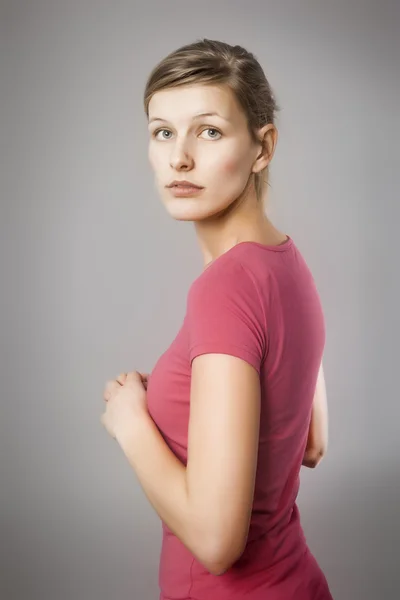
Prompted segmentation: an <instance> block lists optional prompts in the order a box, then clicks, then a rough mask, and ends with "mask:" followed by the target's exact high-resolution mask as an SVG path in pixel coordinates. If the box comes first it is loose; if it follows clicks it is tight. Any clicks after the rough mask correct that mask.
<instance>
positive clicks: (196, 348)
mask: <svg viewBox="0 0 400 600" xmlns="http://www.w3.org/2000/svg"><path fill="white" fill-rule="evenodd" d="M214 267H215V268H213V266H211V267H210V268H209V269H208V270H207V269H206V271H204V272H203V273H202V275H201V276H200V277H199V278H198V279H197V280H195V282H194V283H193V284H192V286H191V288H190V290H189V294H188V302H187V312H186V319H187V326H188V332H189V358H190V364H191V363H192V361H193V359H194V358H195V357H196V356H199V355H200V354H208V353H218V354H230V355H232V356H237V357H238V358H241V359H243V360H245V361H247V362H248V363H250V364H251V365H252V366H253V367H254V368H255V369H256V370H257V371H258V373H259V374H260V371H261V364H262V362H263V359H264V356H265V347H266V323H265V315H264V311H263V304H262V301H261V298H260V293H259V291H258V289H257V286H256V282H255V281H254V279H253V275H252V274H250V273H249V272H248V271H247V270H246V267H244V266H243V265H242V264H241V263H240V262H238V261H232V262H224V263H222V264H218V265H214Z"/></svg>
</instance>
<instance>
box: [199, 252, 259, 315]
mask: <svg viewBox="0 0 400 600" xmlns="http://www.w3.org/2000/svg"><path fill="white" fill-rule="evenodd" d="M252 250H253V249H252V248H250V247H245V246H239V245H238V246H235V247H234V248H232V249H231V250H229V251H228V252H227V253H225V254H224V255H222V256H220V257H219V258H218V259H217V260H216V261H215V263H212V264H211V265H210V266H209V267H208V268H206V270H205V271H203V273H201V275H200V276H199V277H197V279H195V280H194V282H193V283H192V285H191V287H190V288H189V293H188V307H190V306H191V305H192V304H193V303H196V302H197V301H199V300H200V301H205V302H207V300H208V301H211V300H213V301H215V300H217V299H218V298H220V299H223V298H225V299H226V301H228V300H230V301H231V302H239V303H241V304H242V305H243V306H245V305H247V306H248V307H249V309H254V310H257V308H258V306H257V305H259V300H260V298H259V295H260V292H259V287H260V286H259V282H258V281H257V277H256V275H255V273H254V272H253V270H252V268H251V256H250V254H251V252H252ZM249 259H250V260H249Z"/></svg>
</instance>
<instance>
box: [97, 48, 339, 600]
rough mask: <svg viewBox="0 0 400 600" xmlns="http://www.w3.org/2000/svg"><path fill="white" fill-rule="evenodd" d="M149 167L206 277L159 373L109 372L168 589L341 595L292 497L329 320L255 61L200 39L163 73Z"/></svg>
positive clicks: (117, 422)
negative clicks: (276, 157)
mask: <svg viewBox="0 0 400 600" xmlns="http://www.w3.org/2000/svg"><path fill="white" fill-rule="evenodd" d="M145 110H146V115H147V119H148V127H149V137H150V142H149V160H150V163H151V165H152V168H153V170H154V174H155V181H156V186H157V188H158V191H159V194H160V196H161V200H162V202H163V204H164V205H165V208H166V210H167V211H168V213H169V214H170V215H171V217H172V218H174V219H178V220H180V221H192V222H193V223H194V227H195V232H196V236H197V240H198V243H199V247H200V250H201V252H202V255H203V258H204V270H203V271H202V272H201V273H200V274H199V275H198V277H196V279H195V280H194V281H193V283H192V285H191V287H190V290H189V293H188V297H187V306H186V312H185V316H184V320H183V323H182V326H181V328H180V330H179V332H178V333H177V335H176V337H175V339H174V340H173V341H172V343H171V344H170V346H169V347H168V349H167V350H166V351H165V353H164V354H163V355H162V356H161V357H160V358H159V360H158V362H157V363H156V365H155V367H154V369H153V371H152V373H151V375H150V376H148V375H144V374H142V373H139V372H137V371H134V372H131V373H128V374H121V375H120V376H119V377H117V378H116V380H113V381H109V382H107V384H106V388H105V391H104V399H105V400H106V409H105V412H104V414H103V416H102V422H103V424H104V425H105V427H106V428H107V430H108V432H109V433H110V435H111V436H112V437H114V438H115V439H116V440H117V441H118V442H119V444H120V446H121V448H122V450H123V452H124V453H125V455H126V457H127V459H128V460H129V462H130V464H131V465H132V468H133V469H134V470H135V472H136V474H137V476H138V479H139V481H140V483H141V485H142V487H143V489H144V491H145V493H146V495H147V498H148V499H149V501H150V503H151V504H152V506H153V507H154V509H155V510H156V511H157V513H158V515H159V516H160V519H161V520H162V525H163V543H162V551H161V561H160V571H159V584H160V589H161V595H160V598H161V599H164V600H169V599H180V600H184V599H188V600H189V599H195V600H241V599H244V598H246V599H248V600H283V599H284V600H329V599H331V598H332V597H331V594H330V592H329V588H328V584H327V581H326V578H325V576H324V575H323V573H322V571H321V569H320V568H319V566H318V564H317V562H316V560H315V559H314V557H313V555H312V554H311V552H310V550H309V548H308V546H307V542H306V539H305V536H304V534H303V531H302V527H301V524H300V518H299V511H298V508H297V504H296V497H297V493H298V489H299V472H300V468H301V466H302V464H303V465H306V466H309V467H315V466H316V465H317V464H318V462H319V461H320V460H321V458H322V456H323V455H324V453H325V451H326V444H327V410H326V395H325V384H324V379H323V371H322V355H323V349H324V343H325V326H324V317H323V312H322V308H321V304H320V299H319V296H318V292H317V289H316V286H315V283H314V280H313V277H312V275H311V273H310V271H309V269H308V267H307V265H306V263H305V261H304V259H303V258H302V256H301V254H300V252H299V250H298V249H297V247H296V245H295V243H294V241H293V239H292V238H291V237H289V236H287V235H285V234H284V233H282V232H281V231H279V230H278V229H276V228H275V227H274V226H273V224H272V223H271V221H270V220H269V219H268V218H267V216H266V214H265V210H264V200H265V194H266V185H267V177H266V176H267V174H268V166H269V163H270V162H271V159H272V157H273V154H274V150H275V146H276V143H277V129H276V127H275V125H274V117H275V112H276V110H277V106H276V103H275V100H274V96H273V94H272V91H271V88H270V85H269V83H268V81H267V79H266V78H265V75H264V72H263V70H262V68H261V66H260V65H259V63H258V62H257V60H256V58H255V57H254V56H253V55H252V54H251V53H249V52H247V51H246V50H245V49H243V48H242V47H240V46H234V47H233V46H230V45H228V44H226V43H222V42H218V41H212V40H201V41H198V42H196V43H194V44H191V45H188V46H185V47H182V48H179V49H178V50H177V51H175V52H173V53H172V54H170V55H169V56H167V57H166V58H165V59H164V60H163V61H162V62H161V63H160V64H159V65H157V66H156V67H155V68H154V70H153V71H152V73H151V75H150V77H149V79H148V82H147V86H146V90H145Z"/></svg>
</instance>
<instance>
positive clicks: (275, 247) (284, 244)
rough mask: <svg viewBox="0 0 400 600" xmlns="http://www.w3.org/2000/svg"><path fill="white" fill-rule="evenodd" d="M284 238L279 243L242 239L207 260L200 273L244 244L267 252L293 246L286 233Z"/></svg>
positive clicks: (281, 250)
mask: <svg viewBox="0 0 400 600" xmlns="http://www.w3.org/2000/svg"><path fill="white" fill-rule="evenodd" d="M286 238H287V239H286V240H285V241H283V242H281V243H280V244H262V243H261V242H255V241H253V240H244V241H243V242H238V243H237V244H235V245H234V246H232V248H229V250H226V251H225V252H223V253H222V254H220V256H217V258H215V259H214V260H213V261H211V262H209V263H208V264H207V265H206V266H205V267H204V269H203V271H202V273H205V272H206V271H208V269H209V268H210V267H212V266H213V265H215V264H217V263H218V262H219V261H220V260H221V259H222V258H223V257H224V256H227V255H229V254H231V252H233V251H234V250H235V248H238V247H239V246H244V245H245V244H247V245H250V246H256V247H258V248H262V249H263V250H266V251H268V252H284V251H285V250H288V249H289V248H291V247H292V246H293V238H291V237H290V236H289V235H287V234H286Z"/></svg>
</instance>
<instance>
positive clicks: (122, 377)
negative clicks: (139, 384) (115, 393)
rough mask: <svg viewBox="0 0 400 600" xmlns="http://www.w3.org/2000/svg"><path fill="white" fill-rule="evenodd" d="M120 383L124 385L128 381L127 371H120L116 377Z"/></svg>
mask: <svg viewBox="0 0 400 600" xmlns="http://www.w3.org/2000/svg"><path fill="white" fill-rule="evenodd" d="M116 381H118V383H119V384H120V385H124V383H125V381H126V373H120V374H119V375H118V377H117V379H116Z"/></svg>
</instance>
